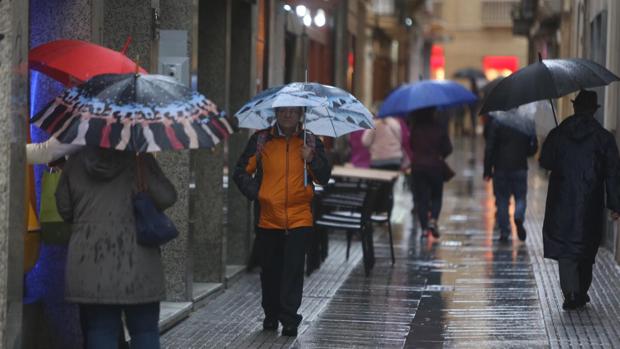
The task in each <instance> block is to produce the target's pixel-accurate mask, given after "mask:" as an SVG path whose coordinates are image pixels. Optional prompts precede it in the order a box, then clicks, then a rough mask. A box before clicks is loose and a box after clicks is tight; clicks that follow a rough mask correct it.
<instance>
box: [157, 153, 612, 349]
mask: <svg viewBox="0 0 620 349" xmlns="http://www.w3.org/2000/svg"><path fill="white" fill-rule="evenodd" d="M480 146H481V144H480V143H479V144H478V147H477V148H475V147H472V146H470V145H469V144H468V143H467V141H457V142H455V149H456V153H455V154H454V155H453V156H452V157H451V158H450V160H452V161H454V163H452V165H454V166H453V168H455V170H456V172H457V173H458V175H457V176H456V177H455V179H454V180H453V181H451V182H450V183H448V184H447V185H446V187H445V190H444V195H445V198H444V205H443V206H444V207H443V212H442V217H441V218H440V222H439V226H440V229H441V232H442V236H441V239H440V240H433V239H428V240H420V239H419V237H418V236H417V235H416V234H415V231H412V226H411V225H412V222H411V219H410V214H409V213H408V212H409V210H410V207H411V197H410V196H409V195H408V193H406V192H404V191H402V190H399V191H397V192H396V199H395V200H396V201H395V210H394V212H393V217H397V219H396V220H397V221H396V222H394V226H393V228H394V253H395V257H396V264H395V265H391V260H390V258H391V257H390V252H389V243H388V239H387V235H386V232H385V227H377V229H376V243H375V255H376V257H377V261H376V265H375V267H374V269H373V271H372V273H371V275H370V276H369V277H366V276H365V274H364V269H363V266H362V265H361V262H360V261H361V249H360V246H359V242H358V241H354V244H353V245H352V246H353V249H352V255H351V257H350V259H349V261H346V260H345V258H344V254H345V249H346V242H345V241H344V239H343V236H342V234H339V233H336V234H334V235H332V236H330V255H329V257H328V259H327V260H326V262H325V263H324V264H323V265H322V266H321V268H320V269H319V270H318V271H316V272H315V273H314V274H313V275H311V276H310V277H308V278H306V281H305V285H304V299H303V302H302V306H301V313H302V314H303V315H304V321H303V322H302V324H301V326H300V329H299V332H300V335H299V337H298V338H296V339H292V338H286V337H281V336H279V335H278V333H277V332H275V331H274V332H264V331H262V318H263V314H262V309H261V307H260V282H259V278H258V274H256V273H255V272H253V273H245V274H244V275H242V276H240V279H239V281H238V282H236V283H235V284H234V285H233V286H232V287H230V288H229V289H227V290H226V291H225V292H224V293H223V294H221V295H219V296H218V297H217V298H216V299H214V300H213V301H211V302H210V303H209V304H207V305H206V306H205V307H204V308H202V309H199V310H198V311H195V312H194V313H192V314H191V316H190V317H189V318H188V319H187V320H185V321H184V322H183V323H181V324H179V325H177V326H176V327H174V328H173V329H171V330H170V331H168V332H167V333H165V334H164V335H163V336H162V346H163V347H164V348H224V347H229V348H475V349H482V348H613V347H618V346H620V325H619V324H618V323H619V320H620V268H619V267H618V265H617V264H616V263H615V262H614V261H613V256H612V255H611V254H610V253H609V252H607V251H605V250H601V252H600V253H599V256H598V259H597V263H596V265H595V269H594V280H593V284H592V289H591V291H590V297H591V298H592V302H591V303H590V304H589V305H588V306H587V307H586V309H585V310H582V311H578V312H570V313H569V312H565V311H563V310H562V307H561V306H562V294H561V291H560V288H559V278H558V272H557V265H556V263H555V262H553V261H549V260H545V259H544V258H543V255H542V238H541V229H542V220H543V214H544V200H545V195H546V179H545V177H544V174H543V173H541V172H538V171H537V170H536V166H537V165H535V164H534V163H532V164H531V166H530V167H531V168H532V170H531V171H530V186H529V193H528V213H527V217H526V218H527V219H526V229H527V230H528V239H527V241H526V242H525V243H522V242H519V241H518V240H517V239H516V235H515V234H513V236H512V240H511V241H510V242H509V243H500V242H499V241H498V240H497V232H494V231H493V225H494V223H493V220H494V205H493V197H492V190H491V185H490V184H487V183H485V182H482V181H481V180H480V178H482V168H481V164H480V160H481V158H482V155H481V147H480ZM459 149H468V150H470V149H476V151H477V152H476V153H475V157H476V158H477V160H478V162H477V163H476V164H475V165H468V164H467V162H466V161H460V160H459V159H464V158H471V157H473V156H474V153H471V152H469V151H468V152H463V151H460V150H459ZM455 163H456V164H455ZM457 165H458V166H457ZM464 166H466V167H464ZM398 184H399V185H398V186H397V187H398V188H402V185H400V184H401V183H398Z"/></svg>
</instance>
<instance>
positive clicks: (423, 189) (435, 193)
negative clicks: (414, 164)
mask: <svg viewBox="0 0 620 349" xmlns="http://www.w3.org/2000/svg"><path fill="white" fill-rule="evenodd" d="M411 182H412V183H413V201H414V206H415V209H416V210H417V211H418V218H419V219H420V225H421V226H422V230H426V229H428V216H429V213H430V216H431V218H432V219H435V220H437V219H438V218H439V213H440V212H441V203H442V200H443V179H442V178H441V176H439V175H431V174H429V173H425V172H413V173H412V174H411Z"/></svg>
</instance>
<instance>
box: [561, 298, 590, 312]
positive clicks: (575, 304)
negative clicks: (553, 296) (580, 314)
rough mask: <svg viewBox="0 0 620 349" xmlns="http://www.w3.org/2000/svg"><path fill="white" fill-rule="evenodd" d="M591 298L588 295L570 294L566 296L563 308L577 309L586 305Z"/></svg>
mask: <svg viewBox="0 0 620 349" xmlns="http://www.w3.org/2000/svg"><path fill="white" fill-rule="evenodd" d="M589 300H590V297H588V295H586V296H585V297H581V296H580V295H577V294H570V295H569V296H568V297H566V296H565V297H564V303H562V309H564V310H577V309H580V308H583V307H585V305H586V302H588V301H589Z"/></svg>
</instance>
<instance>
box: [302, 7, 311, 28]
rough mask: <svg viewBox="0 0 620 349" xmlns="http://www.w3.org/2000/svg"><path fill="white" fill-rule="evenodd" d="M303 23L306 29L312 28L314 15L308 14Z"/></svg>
mask: <svg viewBox="0 0 620 349" xmlns="http://www.w3.org/2000/svg"><path fill="white" fill-rule="evenodd" d="M303 22H304V25H305V26H306V27H310V26H311V25H312V15H311V14H310V11H308V12H306V15H305V16H304V19H303Z"/></svg>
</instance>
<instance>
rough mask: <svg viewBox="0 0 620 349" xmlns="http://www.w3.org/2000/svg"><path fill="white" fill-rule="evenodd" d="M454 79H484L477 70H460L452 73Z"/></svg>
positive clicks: (482, 73) (482, 74) (481, 72)
mask: <svg viewBox="0 0 620 349" xmlns="http://www.w3.org/2000/svg"><path fill="white" fill-rule="evenodd" d="M453 76H454V77H455V78H459V79H473V80H475V79H486V75H484V72H483V71H482V70H480V69H477V68H471V67H470V68H462V69H459V70H457V71H456V72H454V75H453Z"/></svg>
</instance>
